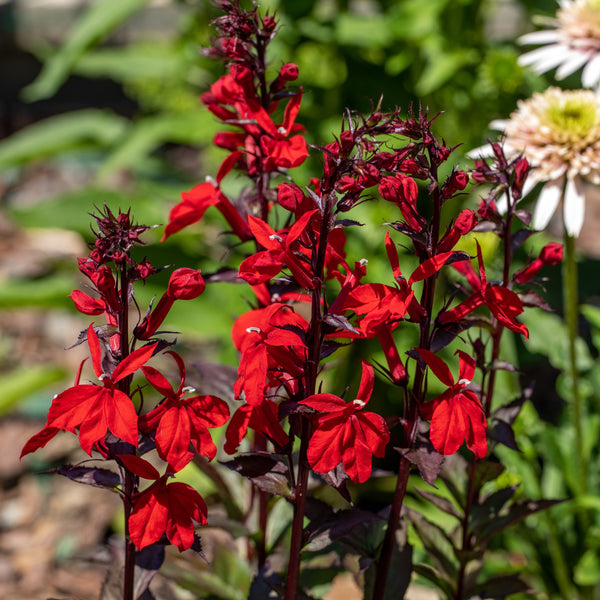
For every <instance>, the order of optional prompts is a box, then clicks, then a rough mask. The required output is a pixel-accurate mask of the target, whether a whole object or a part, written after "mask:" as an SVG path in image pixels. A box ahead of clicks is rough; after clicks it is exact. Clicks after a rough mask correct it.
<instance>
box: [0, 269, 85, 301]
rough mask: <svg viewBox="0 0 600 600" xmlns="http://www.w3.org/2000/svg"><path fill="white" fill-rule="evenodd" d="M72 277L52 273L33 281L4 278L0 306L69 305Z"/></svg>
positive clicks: (0, 292) (0, 291)
mask: <svg viewBox="0 0 600 600" xmlns="http://www.w3.org/2000/svg"><path fill="white" fill-rule="evenodd" d="M73 284H74V282H73V279H72V278H71V277H66V276H64V275H54V276H52V277H45V278H43V279H36V280H33V281H24V280H22V279H19V280H5V281H3V282H2V285H1V286H0V308H7V307H11V308H13V307H19V308H22V307H23V306H60V307H63V308H64V307H67V306H69V300H68V298H67V296H68V295H69V294H70V293H71V292H72V291H73Z"/></svg>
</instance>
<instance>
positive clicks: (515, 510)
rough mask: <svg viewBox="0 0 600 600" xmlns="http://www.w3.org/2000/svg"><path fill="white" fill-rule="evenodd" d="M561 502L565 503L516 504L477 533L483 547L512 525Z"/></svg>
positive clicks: (548, 501)
mask: <svg viewBox="0 0 600 600" xmlns="http://www.w3.org/2000/svg"><path fill="white" fill-rule="evenodd" d="M561 502H564V500H522V501H520V502H515V503H514V504H512V505H511V506H510V507H509V508H508V510H507V511H506V512H505V513H504V514H501V515H500V516H497V517H496V518H494V519H493V520H490V521H488V522H487V523H486V524H484V525H483V526H482V527H481V528H480V530H479V531H478V532H477V534H478V537H479V543H480V544H482V545H483V544H486V543H487V541H488V540H489V539H490V538H491V537H492V536H493V535H495V534H496V533H499V532H500V531H502V530H503V529H506V528H507V527H509V526H510V525H514V524H516V523H518V522H519V521H522V520H523V519H525V518H526V517H528V516H529V515H533V514H534V513H536V512H540V511H541V510H547V509H548V508H551V507H552V506H555V505H556V504H560V503H561Z"/></svg>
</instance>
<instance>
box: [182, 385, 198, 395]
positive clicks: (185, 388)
mask: <svg viewBox="0 0 600 600" xmlns="http://www.w3.org/2000/svg"><path fill="white" fill-rule="evenodd" d="M181 391H182V392H183V393H184V394H187V393H190V394H191V393H193V392H195V391H196V388H193V387H192V386H191V385H186V386H185V387H184V388H183V389H182V390H181Z"/></svg>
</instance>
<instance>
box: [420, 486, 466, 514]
mask: <svg viewBox="0 0 600 600" xmlns="http://www.w3.org/2000/svg"><path fill="white" fill-rule="evenodd" d="M416 492H417V494H419V496H421V497H423V498H425V500H428V501H429V502H431V504H433V505H434V506H436V507H437V508H439V509H440V510H441V511H443V512H445V513H446V514H447V515H451V516H453V517H456V518H457V519H458V520H461V519H462V518H463V515H462V514H461V513H460V512H459V511H458V509H457V508H456V506H454V504H452V502H450V500H448V499H447V498H442V497H441V496H438V495H437V494H434V493H432V492H426V491H425V490H419V489H418V490H416Z"/></svg>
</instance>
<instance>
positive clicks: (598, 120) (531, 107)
mask: <svg viewBox="0 0 600 600" xmlns="http://www.w3.org/2000/svg"><path fill="white" fill-rule="evenodd" d="M490 126H491V127H492V128H493V129H499V130H502V131H503V132H504V135H505V142H504V144H505V150H506V152H507V154H508V155H510V154H511V153H514V154H515V155H516V154H519V153H521V152H522V153H523V154H524V156H525V158H527V160H528V161H529V164H530V165H531V167H532V169H531V172H530V175H529V178H528V180H527V189H528V190H529V191H530V190H531V189H533V187H534V185H535V184H537V183H539V182H542V181H545V182H546V184H545V185H544V187H543V188H542V190H541V191H540V195H539V198H538V201H537V204H536V207H535V211H534V214H533V223H532V225H533V228H534V229H544V228H545V227H546V226H547V225H548V223H549V222H550V219H551V218H552V215H553V214H554V212H555V211H556V208H557V207H558V205H559V203H560V200H561V199H563V201H564V205H563V220H564V224H565V229H566V231H567V233H568V234H569V235H571V236H574V237H576V236H578V235H579V232H580V231H581V227H582V225H583V218H584V210H585V188H584V182H583V180H586V181H589V182H591V183H594V184H600V99H599V98H598V96H597V95H596V94H595V93H594V92H593V91H591V90H561V89H560V88H555V87H551V88H548V89H547V90H546V91H545V92H543V93H536V94H534V95H533V96H532V97H531V98H529V99H528V100H521V101H519V103H518V109H517V110H516V111H515V112H513V113H512V114H511V115H510V118H509V119H507V120H504V121H494V122H493V123H491V124H490ZM486 150H487V149H484V150H482V149H479V150H475V151H472V152H470V153H469V154H470V155H471V156H476V155H486V154H488V155H489V154H491V153H489V152H487V151H486ZM525 193H527V192H525Z"/></svg>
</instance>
